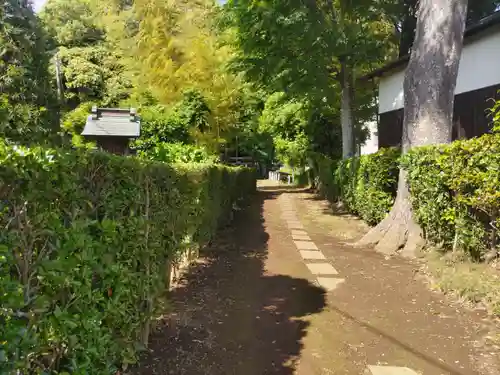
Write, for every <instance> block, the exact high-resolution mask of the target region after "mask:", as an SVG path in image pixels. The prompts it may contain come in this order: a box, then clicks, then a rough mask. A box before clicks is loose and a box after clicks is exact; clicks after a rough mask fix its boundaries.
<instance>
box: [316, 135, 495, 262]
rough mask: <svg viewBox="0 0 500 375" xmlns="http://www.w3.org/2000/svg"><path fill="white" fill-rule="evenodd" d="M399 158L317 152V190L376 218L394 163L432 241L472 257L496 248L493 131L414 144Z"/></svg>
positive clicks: (387, 196) (392, 181)
mask: <svg viewBox="0 0 500 375" xmlns="http://www.w3.org/2000/svg"><path fill="white" fill-rule="evenodd" d="M398 159H399V151H398V150H396V149H382V150H380V151H378V152H377V153H375V154H371V155H363V156H361V157H359V158H351V159H348V160H342V161H339V162H337V163H335V162H334V161H332V160H329V159H328V158H325V157H318V156H316V157H315V163H314V165H315V174H316V176H317V178H318V182H317V185H318V188H319V191H320V192H321V193H322V195H324V196H325V197H327V198H328V199H330V200H332V201H335V200H341V201H342V202H343V203H344V205H345V206H346V208H347V209H348V210H349V211H350V212H353V213H356V214H358V215H359V216H361V217H362V218H363V219H364V220H365V221H366V222H367V223H369V224H372V225H373V224H377V223H378V222H380V221H381V220H382V219H383V218H384V217H385V215H386V214H387V212H389V210H390V208H391V206H392V204H393V201H394V197H395V194H396V186H397V177H398V164H399V163H400V162H401V163H402V166H403V167H404V168H405V169H406V170H407V171H408V183H409V186H410V195H411V201H412V205H413V210H414V215H415V219H416V220H417V222H418V223H419V224H420V226H421V227H422V229H423V231H424V236H425V238H426V239H427V240H428V241H429V242H430V243H431V244H434V245H438V246H439V247H441V248H442V249H444V250H451V249H453V250H457V249H460V250H462V251H463V252H464V253H466V254H467V255H469V256H470V257H472V258H473V259H481V258H482V257H483V256H484V254H485V252H487V251H489V250H494V249H495V248H498V244H499V238H498V228H499V227H500V218H499V217H500V189H499V186H500V134H498V133H494V134H488V135H484V136H482V137H480V138H474V139H470V140H463V141H455V142H453V143H451V144H448V145H440V146H429V147H418V148H415V149H412V150H411V151H410V152H409V153H408V154H407V155H405V156H404V157H402V158H401V161H399V160H398Z"/></svg>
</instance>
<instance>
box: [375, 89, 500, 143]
mask: <svg viewBox="0 0 500 375" xmlns="http://www.w3.org/2000/svg"><path fill="white" fill-rule="evenodd" d="M499 90H500V85H495V86H490V87H485V88H482V89H480V90H475V91H469V92H466V93H463V94H460V95H457V96H455V106H454V113H453V122H454V126H453V132H452V139H453V140H456V139H463V138H473V137H478V136H480V135H483V134H486V133H488V132H490V131H491V128H492V118H491V116H490V114H489V109H490V108H491V107H492V106H493V103H494V100H499V99H500V94H498V91H499ZM403 116H404V112H403V109H398V110H396V111H391V112H385V113H381V114H380V115H379V123H378V143H379V148H382V147H392V146H396V147H399V146H400V145H401V136H402V129H403Z"/></svg>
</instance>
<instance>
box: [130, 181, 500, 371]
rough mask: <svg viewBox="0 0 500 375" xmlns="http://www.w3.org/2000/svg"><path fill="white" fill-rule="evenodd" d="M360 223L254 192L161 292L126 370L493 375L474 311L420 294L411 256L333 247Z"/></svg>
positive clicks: (295, 198)
mask: <svg viewBox="0 0 500 375" xmlns="http://www.w3.org/2000/svg"><path fill="white" fill-rule="evenodd" d="M364 230H366V227H365V226H364V225H363V224H362V223H361V222H360V221H358V220H356V219H354V218H352V217H349V216H345V215H332V214H331V212H330V209H329V207H328V206H327V205H325V203H324V202H322V201H318V200H316V199H314V197H313V196H312V195H311V194H307V193H304V192H301V191H292V192H286V191H284V190H281V191H276V189H275V188H267V189H266V188H264V191H261V192H260V193H259V195H258V197H257V198H256V200H255V202H254V203H253V204H252V205H251V206H250V207H249V208H248V209H247V210H245V211H244V212H240V213H239V214H238V215H237V217H236V219H235V223H234V225H233V227H232V228H230V229H226V230H225V231H223V232H222V233H221V235H220V237H219V238H218V240H217V242H216V243H214V244H213V246H212V247H211V248H209V249H207V250H206V251H204V253H203V254H202V258H201V260H200V262H198V263H197V264H196V265H194V266H193V267H192V268H191V269H190V270H189V272H187V273H186V275H185V278H184V280H183V283H182V285H181V286H179V287H178V288H176V289H175V290H174V291H173V292H172V296H171V300H172V311H174V312H175V313H172V314H171V315H169V316H168V317H166V318H165V321H164V324H163V325H162V326H161V327H160V329H159V330H158V331H157V332H156V333H155V334H154V335H153V337H152V341H151V345H150V349H151V352H150V353H149V354H148V355H147V356H145V357H144V358H143V359H142V361H141V364H140V366H139V368H137V369H136V370H135V371H134V373H135V374H144V375H146V374H176V375H182V374H186V375H187V374H189V375H191V374H193V375H196V374H200V375H201V374H210V375H219V374H220V375H229V374H234V375H261V374H262V375H264V374H283V375H286V374H299V375H316V374H318V375H321V374H325V375H327V374H339V375H341V374H349V375H351V374H352V375H355V374H372V375H414V374H426V375H427V374H428V375H438V374H451V375H469V374H481V375H493V374H500V367H496V366H498V363H495V362H496V360H498V359H499V358H500V357H499V356H498V353H495V352H491V351H484V350H483V349H481V350H479V348H477V343H480V342H481V340H482V338H483V337H484V335H485V334H486V333H487V331H488V325H487V323H486V321H485V320H484V319H483V318H484V316H483V313H482V312H473V311H469V310H466V309H464V308H462V307H460V306H458V305H453V304H451V303H450V302H449V301H446V300H445V299H444V298H443V297H442V296H441V295H439V294H436V293H433V292H431V291H429V289H428V288H427V286H426V285H425V283H424V282H423V281H422V280H421V279H420V278H419V277H418V272H415V271H416V269H417V268H416V266H415V264H412V263H410V262H408V261H406V260H400V259H397V258H396V259H385V258H384V257H382V256H380V255H378V254H375V253H374V252H373V251H371V250H368V249H366V250H360V249H353V248H352V247H350V246H348V245H345V244H343V241H345V240H351V239H353V238H355V237H357V236H359V235H361V234H362V233H363V231H364Z"/></svg>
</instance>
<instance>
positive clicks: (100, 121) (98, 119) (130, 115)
mask: <svg viewBox="0 0 500 375" xmlns="http://www.w3.org/2000/svg"><path fill="white" fill-rule="evenodd" d="M140 128H141V124H140V121H139V118H138V117H137V115H136V112H135V109H133V108H132V109H119V108H96V107H93V108H92V114H91V115H89V116H88V117H87V122H86V124H85V128H84V129H83V131H82V135H84V136H101V137H126V138H137V137H139V135H140Z"/></svg>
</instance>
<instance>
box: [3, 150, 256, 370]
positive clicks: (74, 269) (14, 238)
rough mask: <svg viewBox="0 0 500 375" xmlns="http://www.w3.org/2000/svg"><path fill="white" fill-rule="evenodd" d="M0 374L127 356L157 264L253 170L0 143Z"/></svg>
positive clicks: (153, 289) (156, 299)
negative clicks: (152, 160)
mask: <svg viewBox="0 0 500 375" xmlns="http://www.w3.org/2000/svg"><path fill="white" fill-rule="evenodd" d="M0 160H1V165H0V194H1V202H2V203H1V205H2V207H1V217H0V224H1V226H2V234H1V242H0V277H1V278H0V373H2V374H14V373H25V374H27V373H45V374H49V373H60V374H64V373H66V374H67V373H71V374H114V373H115V372H116V370H117V366H120V365H121V364H123V363H132V362H134V361H135V360H136V353H137V350H138V349H139V348H140V344H139V343H140V342H142V341H144V337H145V334H146V333H147V331H148V326H149V321H150V319H151V318H152V317H153V316H155V314H156V313H157V312H158V310H159V309H160V308H161V306H162V303H163V302H164V292H165V285H166V283H168V280H167V279H168V273H169V264H171V262H172V261H173V260H175V259H176V258H177V257H178V256H180V255H181V254H182V253H183V252H184V251H185V250H186V249H187V248H192V247H196V246H200V245H202V244H204V243H206V242H207V241H208V240H209V239H210V238H211V237H212V235H213V234H214V232H215V230H216V228H217V226H218V225H219V224H223V222H224V221H225V220H227V218H228V217H230V211H231V209H232V206H233V204H234V203H235V202H236V201H238V200H240V199H243V198H245V197H246V196H247V195H249V194H251V193H252V192H253V191H254V190H255V176H254V173H253V171H251V170H248V169H243V168H229V167H224V166H217V165H196V164H194V165H182V166H175V167H174V166H170V165H167V164H163V163H157V162H151V161H144V160H139V159H137V158H124V157H118V156H113V155H110V154H106V153H100V152H85V151H63V150H47V149H41V148H38V149H16V148H12V147H8V146H5V145H3V144H2V145H0Z"/></svg>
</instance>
